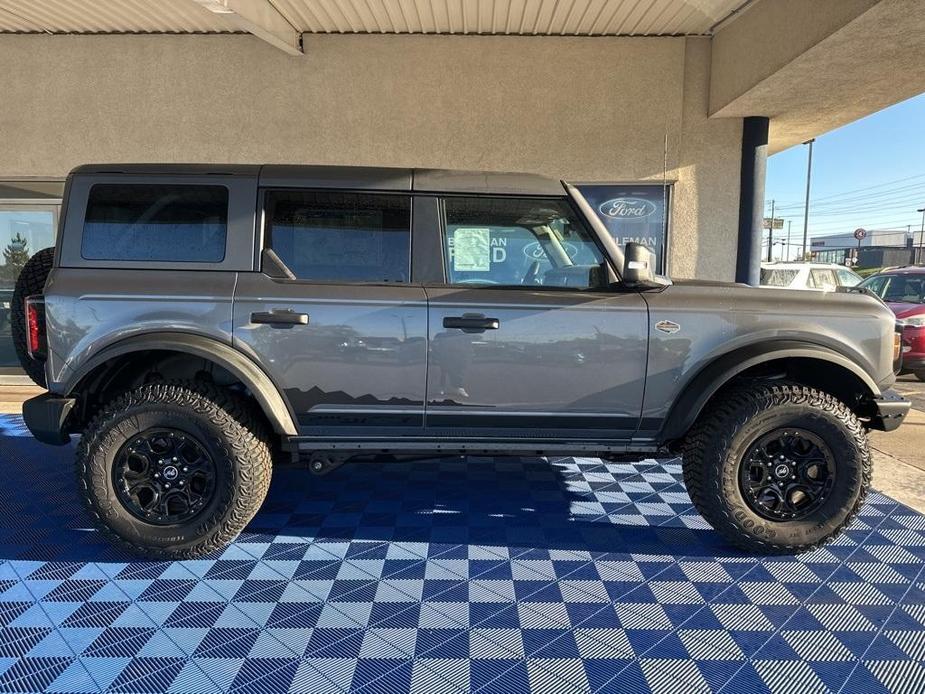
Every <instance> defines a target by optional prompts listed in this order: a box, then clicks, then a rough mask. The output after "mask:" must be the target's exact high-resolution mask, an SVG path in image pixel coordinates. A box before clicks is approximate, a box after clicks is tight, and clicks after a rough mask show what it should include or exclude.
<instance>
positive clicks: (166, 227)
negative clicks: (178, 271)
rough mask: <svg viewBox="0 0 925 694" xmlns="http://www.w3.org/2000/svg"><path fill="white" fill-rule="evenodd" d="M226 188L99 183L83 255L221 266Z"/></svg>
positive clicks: (89, 214) (89, 203)
mask: <svg viewBox="0 0 925 694" xmlns="http://www.w3.org/2000/svg"><path fill="white" fill-rule="evenodd" d="M227 225H228V189H227V188H226V187H225V186H203V185H174V184H138V183H127V184H126V183H119V184H104V183H98V184H96V185H94V186H93V187H92V188H90V195H89V197H88V199H87V213H86V217H85V219H84V228H83V238H82V239H81V247H80V254H81V256H82V257H83V258H85V259H86V260H125V261H147V262H156V261H160V262H177V263H181V262H199V263H219V262H221V261H222V259H223V258H224V257H225V235H226V231H227Z"/></svg>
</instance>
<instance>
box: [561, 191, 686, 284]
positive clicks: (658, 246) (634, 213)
mask: <svg viewBox="0 0 925 694" xmlns="http://www.w3.org/2000/svg"><path fill="white" fill-rule="evenodd" d="M578 189H579V190H580V191H581V194H582V195H583V196H584V197H585V200H587V201H588V204H589V205H590V206H591V207H592V208H593V209H594V211H595V212H596V213H597V216H598V218H599V219H600V220H601V222H603V224H604V226H605V227H606V228H607V231H609V232H610V235H611V236H612V237H613V239H614V240H615V241H616V242H617V244H618V245H619V246H620V247H621V248H622V247H623V246H625V245H626V244H627V243H629V242H630V241H634V242H636V243H641V244H642V245H644V246H646V247H647V248H648V249H649V250H650V251H652V252H653V253H654V254H655V260H656V264H655V267H656V271H657V272H658V273H664V272H665V267H666V265H665V263H666V260H665V259H666V258H667V248H668V210H670V209H671V208H670V205H669V203H670V198H671V186H670V185H642V184H637V185H625V184H609V183H590V184H582V185H579V186H578Z"/></svg>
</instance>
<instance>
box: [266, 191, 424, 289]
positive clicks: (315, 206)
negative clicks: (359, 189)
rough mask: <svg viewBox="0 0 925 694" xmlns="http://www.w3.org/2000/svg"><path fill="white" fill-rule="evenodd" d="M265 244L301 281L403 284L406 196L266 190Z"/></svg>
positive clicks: (407, 262)
mask: <svg viewBox="0 0 925 694" xmlns="http://www.w3.org/2000/svg"><path fill="white" fill-rule="evenodd" d="M266 220H267V221H266V224H267V226H266V240H265V245H266V246H267V247H268V248H272V249H273V250H274V251H275V252H276V254H277V255H278V256H279V257H280V258H281V259H282V261H283V262H284V263H285V264H286V266H287V267H288V268H289V269H290V270H291V271H292V273H293V274H294V275H295V276H296V277H297V278H298V279H301V280H314V281H324V282H408V281H409V279H410V276H411V198H410V197H409V196H407V195H376V194H368V193H340V192H318V191H310V190H304V191H302V190H293V191H290V190H272V191H268V192H267V194H266Z"/></svg>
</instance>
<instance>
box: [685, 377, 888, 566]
mask: <svg viewBox="0 0 925 694" xmlns="http://www.w3.org/2000/svg"><path fill="white" fill-rule="evenodd" d="M708 407H710V409H709V410H708V411H705V412H704V414H702V415H701V418H700V419H699V420H698V421H697V423H696V424H695V425H694V427H693V428H692V429H691V431H690V432H689V433H688V436H687V438H686V440H685V442H684V445H683V450H682V453H683V471H684V482H685V484H686V485H687V491H688V494H689V495H690V497H691V500H692V501H693V502H694V505H695V506H696V507H697V510H698V511H699V512H700V513H701V515H703V517H704V518H706V520H707V521H709V523H710V524H711V525H712V526H713V527H714V528H715V529H716V530H717V531H718V532H719V533H720V534H721V535H722V536H723V537H724V538H726V539H727V540H728V541H730V542H732V543H733V544H735V545H737V546H739V547H742V548H743V549H746V550H749V551H753V552H761V553H765V554H795V553H798V552H804V551H807V550H811V549H814V548H816V547H818V546H819V545H821V544H823V543H825V542H827V541H828V540H831V539H832V538H834V537H835V536H836V535H838V534H839V533H840V532H841V531H842V530H843V529H844V528H845V527H846V526H847V525H848V524H849V523H850V522H851V521H852V519H853V518H854V517H855V515H856V514H857V512H858V509H859V508H860V506H861V503H862V502H863V501H864V498H865V496H866V494H867V490H868V488H869V487H870V478H871V455H870V449H869V447H868V443H867V434H866V432H865V431H864V428H863V426H861V423H860V422H859V421H858V419H857V417H855V416H854V414H853V413H852V412H851V410H849V409H848V408H847V407H846V406H845V404H844V403H842V402H841V401H839V400H837V399H836V398H834V397H832V396H831V395H829V394H827V393H822V392H819V391H817V390H814V389H812V388H807V387H805V386H802V385H799V384H796V383H788V382H779V381H759V382H752V383H750V384H744V385H742V386H737V387H734V388H732V389H730V390H728V391H725V392H723V393H720V394H719V395H718V396H717V397H716V398H714V400H713V401H712V402H711V404H710V405H709V406H708Z"/></svg>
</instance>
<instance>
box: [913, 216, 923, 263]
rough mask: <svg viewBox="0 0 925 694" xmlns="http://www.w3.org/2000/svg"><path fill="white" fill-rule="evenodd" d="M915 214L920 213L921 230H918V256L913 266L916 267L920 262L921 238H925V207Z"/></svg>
mask: <svg viewBox="0 0 925 694" xmlns="http://www.w3.org/2000/svg"><path fill="white" fill-rule="evenodd" d="M916 212H921V213H922V228H921V229H920V230H919V254H918V257H917V258H916V259H915V264H916V265H918V264H919V263H921V262H922V237H923V236H925V207H923V208H922V209H920V210H916Z"/></svg>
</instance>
